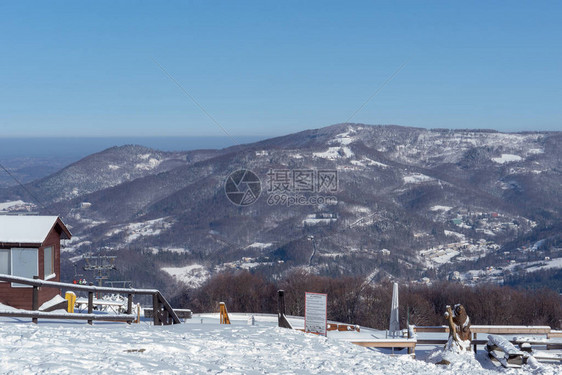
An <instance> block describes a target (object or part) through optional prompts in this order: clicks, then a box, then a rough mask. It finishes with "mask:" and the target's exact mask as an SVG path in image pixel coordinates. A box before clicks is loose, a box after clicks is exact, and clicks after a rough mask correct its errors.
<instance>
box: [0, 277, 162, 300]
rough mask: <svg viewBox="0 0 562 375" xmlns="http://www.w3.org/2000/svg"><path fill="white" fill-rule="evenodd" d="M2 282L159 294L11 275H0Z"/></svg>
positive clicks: (117, 292)
mask: <svg viewBox="0 0 562 375" xmlns="http://www.w3.org/2000/svg"><path fill="white" fill-rule="evenodd" d="M0 281H8V282H17V283H20V284H25V285H31V286H39V287H41V286H45V287H53V288H58V289H61V288H62V289H66V290H80V291H86V292H89V291H93V292H96V293H98V292H101V293H114V294H127V293H132V294H138V295H152V294H154V293H158V290H157V289H134V288H110V287H100V286H94V285H79V284H69V283H61V282H57V281H45V280H41V279H37V280H33V279H28V278H25V277H19V276H9V275H0Z"/></svg>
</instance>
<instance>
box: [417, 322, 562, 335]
mask: <svg viewBox="0 0 562 375" xmlns="http://www.w3.org/2000/svg"><path fill="white" fill-rule="evenodd" d="M414 331H415V332H432V333H449V327H447V326H415V327H414ZM470 331H471V332H472V333H494V334H518V333H519V334H544V335H546V334H549V333H550V332H551V329H550V327H549V326H494V325H471V326H470ZM556 334H557V333H556ZM553 337H562V331H561V332H560V336H553Z"/></svg>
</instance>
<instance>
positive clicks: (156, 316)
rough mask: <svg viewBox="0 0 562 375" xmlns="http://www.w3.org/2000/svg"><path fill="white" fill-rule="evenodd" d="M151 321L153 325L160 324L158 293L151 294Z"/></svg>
mask: <svg viewBox="0 0 562 375" xmlns="http://www.w3.org/2000/svg"><path fill="white" fill-rule="evenodd" d="M152 321H153V322H154V325H155V326H159V325H161V322H160V301H158V293H154V294H153V295H152Z"/></svg>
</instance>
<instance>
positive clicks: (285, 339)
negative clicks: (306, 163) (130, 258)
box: [0, 314, 561, 375]
mask: <svg viewBox="0 0 562 375" xmlns="http://www.w3.org/2000/svg"><path fill="white" fill-rule="evenodd" d="M255 319H256V322H255V325H250V324H249V323H248V316H247V315H243V314H240V315H238V314H231V320H232V323H233V324H232V325H219V324H218V314H205V315H195V316H194V317H193V319H190V320H188V321H187V322H188V324H181V325H174V326H163V327H155V326H152V325H151V324H149V323H147V322H141V323H140V324H132V325H127V324H119V323H97V324H95V325H94V326H89V325H87V324H85V323H71V322H47V321H41V320H40V321H39V324H38V325H35V324H31V323H24V322H23V320H19V319H10V318H2V320H0V373H1V374H38V373H41V374H109V373H111V374H119V373H126V374H130V373H134V374H164V373H165V374H452V373H457V374H474V375H475V374H498V373H501V374H545V375H550V374H558V373H560V370H561V367H560V365H545V364H541V365H540V368H533V367H531V366H524V367H523V368H521V369H503V368H496V367H495V366H494V365H492V363H491V362H490V361H489V360H488V359H487V358H486V355H485V353H484V352H479V353H478V354H477V355H476V356H474V355H472V354H468V355H466V356H464V358H460V359H461V360H460V362H458V363H455V364H453V365H450V366H441V365H435V364H433V363H430V362H428V361H426V360H424V359H412V358H411V357H409V356H408V355H397V356H390V355H388V354H383V353H381V352H378V351H376V350H370V349H367V348H363V347H359V346H356V345H353V344H351V343H349V342H347V341H346V339H347V340H348V339H349V338H350V337H351V335H353V334H354V333H353V332H337V331H336V332H330V335H329V337H328V338H325V337H320V336H316V335H312V334H305V333H303V332H300V331H296V330H288V329H282V328H277V327H275V323H276V319H275V317H271V316H267V317H263V316H258V315H256V317H255ZM290 320H291V322H292V323H293V324H296V325H298V324H299V322H298V321H295V320H294V319H290ZM300 322H301V323H300V324H301V325H302V320H301V321H300ZM380 333H381V331H371V330H362V331H361V335H367V336H372V337H377V334H380ZM383 338H384V337H383ZM416 352H417V353H419V355H418V358H429V357H431V355H430V354H431V353H429V352H426V353H423V352H419V351H416Z"/></svg>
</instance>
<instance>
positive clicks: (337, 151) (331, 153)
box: [312, 147, 354, 160]
mask: <svg viewBox="0 0 562 375" xmlns="http://www.w3.org/2000/svg"><path fill="white" fill-rule="evenodd" d="M353 155H354V154H353V151H351V149H350V148H349V147H328V150H326V151H324V152H314V153H313V154H312V156H315V157H317V158H323V159H329V160H335V159H342V158H350V157H352V156H353Z"/></svg>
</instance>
